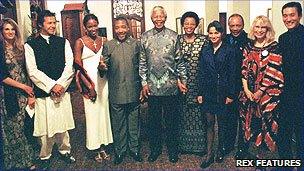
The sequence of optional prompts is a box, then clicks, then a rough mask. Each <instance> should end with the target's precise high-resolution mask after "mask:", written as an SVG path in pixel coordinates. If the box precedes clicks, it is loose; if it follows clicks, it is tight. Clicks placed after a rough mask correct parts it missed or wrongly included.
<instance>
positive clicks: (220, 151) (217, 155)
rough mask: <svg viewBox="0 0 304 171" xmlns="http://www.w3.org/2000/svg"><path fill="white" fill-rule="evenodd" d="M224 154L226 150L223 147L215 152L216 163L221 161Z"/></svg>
mask: <svg viewBox="0 0 304 171" xmlns="http://www.w3.org/2000/svg"><path fill="white" fill-rule="evenodd" d="M226 154H227V152H226V149H225V148H222V149H220V150H219V151H218V152H217V154H216V157H215V161H216V162H217V163H222V162H223V160H224V156H225V155H226Z"/></svg>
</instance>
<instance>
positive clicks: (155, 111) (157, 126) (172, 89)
mask: <svg viewBox="0 0 304 171" xmlns="http://www.w3.org/2000/svg"><path fill="white" fill-rule="evenodd" d="M166 19H167V14H166V11H165V9H164V8H163V7H162V6H155V7H154V8H153V9H152V13H151V20H152V22H153V24H154V28H153V29H151V30H149V31H147V32H145V33H143V35H142V38H141V52H140V62H139V75H140V77H141V81H142V82H141V83H142V87H143V89H142V98H141V100H143V99H144V98H145V99H147V101H148V106H149V109H148V112H149V114H148V115H149V116H148V130H149V133H148V134H149V141H150V149H151V154H150V156H149V158H148V161H149V162H154V161H156V160H157V158H158V156H159V155H160V154H161V152H162V144H161V137H162V135H161V132H162V131H161V129H162V119H164V124H165V126H164V127H165V137H166V144H167V149H168V154H169V161H170V162H172V163H176V162H177V161H178V144H177V135H178V128H177V126H178V124H177V121H179V119H178V118H179V106H180V104H179V100H178V96H177V94H178V87H177V80H178V78H179V79H180V80H185V78H184V77H185V70H184V69H180V70H178V69H177V68H184V67H182V66H180V65H181V62H180V53H179V47H177V46H178V45H177V33H176V32H174V31H172V30H170V29H168V28H166V27H165V26H164V24H165V22H166ZM178 73H179V74H178ZM162 111H163V112H162Z"/></svg>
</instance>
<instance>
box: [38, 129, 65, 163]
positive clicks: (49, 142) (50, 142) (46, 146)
mask: <svg viewBox="0 0 304 171" xmlns="http://www.w3.org/2000/svg"><path fill="white" fill-rule="evenodd" d="M39 140H40V143H41V148H40V154H39V157H40V159H41V160H46V159H49V158H50V157H51V155H52V150H53V146H54V144H55V143H56V145H57V146H58V150H59V153H61V154H66V153H70V151H71V145H70V137H69V133H68V131H65V132H63V133H56V134H55V135H54V136H52V137H48V136H47V135H43V136H41V137H39Z"/></svg>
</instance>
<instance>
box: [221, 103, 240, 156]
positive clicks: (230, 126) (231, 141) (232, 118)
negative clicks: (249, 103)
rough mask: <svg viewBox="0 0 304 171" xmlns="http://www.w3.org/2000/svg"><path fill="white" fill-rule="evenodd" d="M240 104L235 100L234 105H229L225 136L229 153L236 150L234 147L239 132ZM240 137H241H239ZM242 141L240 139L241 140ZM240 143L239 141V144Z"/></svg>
mask: <svg viewBox="0 0 304 171" xmlns="http://www.w3.org/2000/svg"><path fill="white" fill-rule="evenodd" d="M238 108H239V103H238V101H237V100H234V101H233V102H232V104H230V105H227V115H226V118H225V120H226V123H227V124H226V131H225V132H226V133H227V134H226V135H225V140H224V141H225V147H226V149H227V150H228V151H232V150H234V145H235V142H236V137H237V132H238V120H239V116H240V114H239V109H238ZM239 136H240V135H239ZM239 139H240V138H239ZM239 142H240V141H238V144H239Z"/></svg>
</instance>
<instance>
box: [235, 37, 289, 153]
mask: <svg viewBox="0 0 304 171" xmlns="http://www.w3.org/2000/svg"><path fill="white" fill-rule="evenodd" d="M243 55H244V59H243V64H242V78H243V79H246V80H247V82H248V88H249V89H250V91H251V92H252V93H255V92H256V91H258V90H261V91H262V92H263V94H262V96H261V98H260V99H259V100H258V101H256V102H251V101H250V100H249V99H248V98H247V96H246V95H245V93H244V91H242V92H241V93H240V102H241V104H240V115H241V119H242V129H243V133H244V135H243V138H244V141H245V142H248V141H250V140H252V141H255V145H256V146H260V145H261V144H262V143H263V142H264V143H265V144H266V145H267V147H268V148H269V150H271V151H275V150H276V148H277V146H276V139H277V138H276V137H277V133H278V117H279V112H278V110H277V108H278V104H279V102H280V101H279V96H280V94H281V92H282V88H283V84H284V78H283V73H282V67H281V66H282V56H281V55H280V54H279V53H278V44H277V42H273V43H271V44H269V45H268V46H266V47H263V48H258V47H255V46H254V45H253V44H252V43H249V44H248V45H247V46H246V47H245V49H244V51H243Z"/></svg>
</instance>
